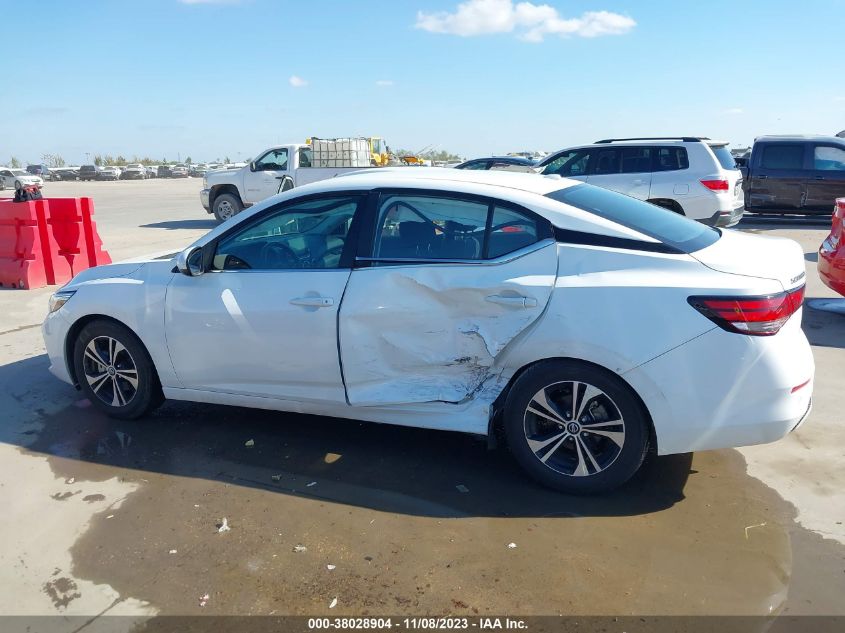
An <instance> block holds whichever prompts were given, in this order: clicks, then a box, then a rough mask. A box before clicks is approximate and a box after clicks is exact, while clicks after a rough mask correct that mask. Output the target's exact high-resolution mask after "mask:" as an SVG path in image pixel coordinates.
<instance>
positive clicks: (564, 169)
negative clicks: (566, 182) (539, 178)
mask: <svg viewBox="0 0 845 633" xmlns="http://www.w3.org/2000/svg"><path fill="white" fill-rule="evenodd" d="M590 159H591V153H590V150H589V149H588V148H587V149H572V150H568V151H564V152H561V153H560V154H558V155H557V156H555V157H553V158H552V159H551V160H550V161H548V162H547V163H546V164H545V165H543V166H542V173H543V175H544V176H552V175H557V176H561V177H563V178H572V179H574V180H581V181H584V182H586V180H587V177H588V174H589V173H590V170H591V168H592V164H591V160H590Z"/></svg>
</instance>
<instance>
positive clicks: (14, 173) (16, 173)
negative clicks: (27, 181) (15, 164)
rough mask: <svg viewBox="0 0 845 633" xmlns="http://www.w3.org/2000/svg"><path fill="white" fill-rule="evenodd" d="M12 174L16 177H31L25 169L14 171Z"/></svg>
mask: <svg viewBox="0 0 845 633" xmlns="http://www.w3.org/2000/svg"><path fill="white" fill-rule="evenodd" d="M12 174H13V175H15V176H29V174H28V173H26V172H25V171H24V170H23V169H13V170H12Z"/></svg>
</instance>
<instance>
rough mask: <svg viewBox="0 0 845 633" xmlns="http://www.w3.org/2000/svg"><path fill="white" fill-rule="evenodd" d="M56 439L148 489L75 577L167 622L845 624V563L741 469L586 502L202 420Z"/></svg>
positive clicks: (60, 466)
mask: <svg viewBox="0 0 845 633" xmlns="http://www.w3.org/2000/svg"><path fill="white" fill-rule="evenodd" d="M43 423H44V426H43V428H42V429H41V431H40V432H39V434H38V437H37V439H36V440H35V442H34V443H33V444H31V445H30V446H29V450H31V451H33V452H36V453H42V454H46V455H47V456H48V461H49V463H50V466H51V468H52V469H53V471H54V473H55V475H56V476H58V477H64V478H71V477H73V478H75V479H76V480H77V481H80V480H84V481H87V482H97V481H103V482H104V481H107V480H109V479H112V478H114V477H118V478H122V479H123V480H125V481H128V482H132V483H134V484H140V487H139V489H138V490H137V491H136V492H133V493H132V494H130V495H129V497H127V498H126V499H125V501H124V502H123V504H122V506H121V507H120V508H119V509H117V510H115V511H113V512H112V511H108V510H107V511H104V512H102V513H100V514H98V515H96V516H95V517H94V518H93V519H92V521H91V526H90V528H89V529H88V530H87V532H86V533H85V534H84V535H83V536H82V537H81V538H80V539H79V540H78V541H77V542H76V544H75V545H74V547H73V548H72V551H71V554H72V557H73V563H74V564H73V573H74V576H75V577H77V578H84V579H88V580H91V581H94V582H98V583H107V584H108V585H110V586H111V587H113V588H114V589H115V590H117V591H118V592H119V593H120V594H121V595H122V596H132V597H133V598H137V599H139V600H143V601H145V602H148V603H149V604H151V605H152V606H154V607H155V608H157V609H158V611H159V612H160V613H161V614H193V613H204V614H276V615H281V614H324V613H328V612H329V611H328V609H329V605H330V604H331V602H332V601H333V600H334V599H335V598H336V599H337V603H336V607H334V608H333V610H332V611H331V613H332V614H335V613H336V614H371V615H379V614H392V615H397V614H446V613H454V614H467V615H474V614H489V613H496V614H501V613H512V614H521V615H531V614H603V615H624V614H641V615H646V614H726V615H727V614H749V615H758V614H759V615H763V614H769V613H784V614H843V613H845V605H843V603H842V600H841V597H842V596H843V595H845V573H843V571H845V547H843V546H842V545H840V544H838V543H836V542H834V541H830V540H824V539H822V538H821V537H820V536H818V535H816V534H814V533H812V532H809V531H807V530H805V529H803V528H801V527H800V526H798V525H797V524H796V523H795V521H794V516H795V512H794V509H793V507H792V506H791V505H789V504H788V503H786V502H784V501H783V500H782V499H781V498H780V497H779V496H778V494H777V493H776V492H775V491H773V490H772V489H770V488H768V487H766V486H765V485H763V484H762V483H760V482H759V481H757V480H756V479H754V478H752V477H749V476H748V475H747V474H746V472H745V462H744V460H743V458H742V456H741V455H740V454H739V453H738V452H736V451H730V450H728V451H713V452H705V453H698V454H695V455H694V456H693V455H676V456H669V457H662V458H652V459H650V460H649V462H648V463H647V464H646V466H645V468H644V470H643V471H642V472H641V473H640V474H639V475H638V476H637V477H635V479H634V480H633V481H632V482H630V483H629V484H628V485H626V486H625V487H624V488H623V489H622V490H620V491H618V492H616V493H614V494H612V495H609V496H605V497H600V498H573V497H567V496H563V495H560V494H558V493H555V492H551V491H547V490H545V489H542V488H539V487H538V486H536V485H535V484H534V483H532V482H531V481H529V480H528V479H527V478H526V477H525V476H524V475H522V473H521V472H520V471H519V470H518V468H517V467H516V466H515V465H514V463H513V462H512V461H511V460H510V459H509V457H508V456H507V455H506V454H505V453H504V451H487V450H486V449H485V447H484V445H483V443H480V442H479V441H478V440H476V439H473V438H470V437H467V436H461V435H458V434H449V433H440V432H432V431H423V430H416V429H402V428H397V427H390V426H383V425H375V424H362V423H358V422H353V421H346V420H334V419H327V418H317V417H311V416H300V415H293V414H278V413H271V412H263V411H249V410H243V409H235V408H226V407H214V406H206V405H186V404H181V403H168V404H166V405H165V406H164V407H162V409H160V410H159V412H158V413H157V414H156V415H154V416H153V417H151V418H150V419H146V420H141V421H137V422H120V421H115V420H109V419H107V418H105V417H102V416H100V415H99V414H97V413H96V412H94V411H93V410H91V409H80V408H77V407H68V408H67V409H65V410H63V411H61V412H60V413H59V414H57V415H54V416H48V417H45V418H44V420H43ZM249 440H252V442H251V443H250V442H249ZM94 488H95V487H94ZM94 488H92V487H91V486H90V485H89V486H88V490H89V491H90V492H89V494H96V490H94ZM88 501H90V499H89V498H88V497H86V498H83V497H82V496H76V497H71V498H68V499H66V500H64V501H62V502H61V503H82V504H85V503H87V502H88ZM108 515H111V517H109V516H108ZM224 517H225V518H226V519H227V525H228V526H229V527H230V528H231V529H230V530H229V531H224V532H219V531H218V526H219V525H221V524H222V523H221V522H222V519H223V518H224ZM510 544H514V545H515V546H514V547H510V546H509V545H510ZM206 594H208V598H207V599H205V600H201V598H204V596H205V595H206ZM201 604H204V606H200V605H201Z"/></svg>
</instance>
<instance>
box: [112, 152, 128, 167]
mask: <svg viewBox="0 0 845 633" xmlns="http://www.w3.org/2000/svg"><path fill="white" fill-rule="evenodd" d="M114 164H115V165H125V164H126V159H125V158H124V157H123V156H122V155H121V154H118V155H117V158H115V159H114Z"/></svg>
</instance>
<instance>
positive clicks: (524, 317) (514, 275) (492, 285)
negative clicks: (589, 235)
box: [339, 190, 557, 406]
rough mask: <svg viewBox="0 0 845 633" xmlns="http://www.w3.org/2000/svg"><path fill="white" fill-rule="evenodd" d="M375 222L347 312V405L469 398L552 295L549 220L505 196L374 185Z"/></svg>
mask: <svg viewBox="0 0 845 633" xmlns="http://www.w3.org/2000/svg"><path fill="white" fill-rule="evenodd" d="M367 224H368V225H369V226H370V227H371V229H373V230H372V232H371V234H370V236H369V238H368V240H367V241H366V242H365V243H363V244H362V247H361V251H360V252H361V253H363V254H364V256H363V257H359V258H358V260H357V263H356V267H355V269H354V270H353V271H352V274H351V276H350V279H349V284H348V286H347V289H346V293H345V294H344V299H343V304H342V306H341V310H340V317H339V320H340V339H339V345H340V354H341V361H342V367H343V376H344V382H345V385H346V395H347V399H348V401H349V403H350V404H351V405H353V406H383V405H402V404H411V403H421V402H433V401H442V402H460V401H463V400H466V399H468V398H472V396H473V394H474V393H475V392H476V390H477V389H479V388H480V387H481V385H482V384H483V383H484V381H485V380H486V379H487V378H488V377H489V376H490V371H491V367H493V366H494V364H495V362H496V359H497V357H498V356H499V355H500V354H501V353H502V351H503V350H504V349H505V348H506V347H507V346H508V345H509V344H510V343H511V342H512V341H513V340H514V338H515V337H517V336H519V334H520V333H521V332H523V331H524V330H525V329H526V328H527V327H529V326H530V325H531V323H533V322H534V321H535V320H536V319H537V318H538V317H539V316H540V315H541V314H542V312H543V309H544V308H545V306H546V304H547V302H548V300H549V297H550V296H551V292H552V288H553V287H554V283H555V276H556V273H557V247H556V243H555V242H554V240H553V239H552V231H551V226H550V225H549V224H548V222H546V221H545V220H544V219H542V218H539V217H538V216H535V215H533V214H531V213H530V212H528V211H526V210H524V209H520V208H517V207H515V206H514V205H511V204H508V203H506V202H504V201H499V200H494V199H489V198H480V197H473V196H466V195H460V194H455V193H451V192H442V191H440V192H437V191H430V190H390V191H381V192H378V194H377V195H376V196H374V197H373V198H371V204H370V208H369V218H368V221H367Z"/></svg>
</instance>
